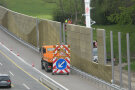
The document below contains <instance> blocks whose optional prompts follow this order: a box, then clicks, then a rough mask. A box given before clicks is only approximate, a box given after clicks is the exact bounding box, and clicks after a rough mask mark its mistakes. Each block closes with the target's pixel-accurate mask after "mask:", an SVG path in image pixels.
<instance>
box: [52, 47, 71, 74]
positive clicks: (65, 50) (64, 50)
mask: <svg viewBox="0 0 135 90" xmlns="http://www.w3.org/2000/svg"><path fill="white" fill-rule="evenodd" d="M59 50H61V51H62V52H60V51H59ZM58 55H59V56H60V57H58ZM63 56H64V58H63ZM61 58H62V59H64V60H65V61H66V62H67V66H66V68H65V69H63V70H59V69H58V68H57V67H56V62H57V60H59V59H61ZM53 73H57V74H59V73H63V74H67V73H70V46H69V45H56V48H55V51H54V58H53Z"/></svg>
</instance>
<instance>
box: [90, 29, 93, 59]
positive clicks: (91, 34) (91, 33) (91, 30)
mask: <svg viewBox="0 0 135 90" xmlns="http://www.w3.org/2000/svg"><path fill="white" fill-rule="evenodd" d="M90 36H91V42H90V43H91V50H92V53H91V54H92V55H91V56H92V57H93V29H92V28H90ZM92 61H93V60H92Z"/></svg>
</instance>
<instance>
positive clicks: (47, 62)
mask: <svg viewBox="0 0 135 90" xmlns="http://www.w3.org/2000/svg"><path fill="white" fill-rule="evenodd" d="M54 50H55V48H54V46H53V45H48V46H42V48H41V56H42V59H41V68H42V69H45V71H46V72H48V71H51V70H52V64H53V53H54Z"/></svg>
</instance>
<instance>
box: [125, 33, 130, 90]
mask: <svg viewBox="0 0 135 90" xmlns="http://www.w3.org/2000/svg"><path fill="white" fill-rule="evenodd" d="M126 36H127V60H128V90H131V74H130V42H129V33H127V34H126Z"/></svg>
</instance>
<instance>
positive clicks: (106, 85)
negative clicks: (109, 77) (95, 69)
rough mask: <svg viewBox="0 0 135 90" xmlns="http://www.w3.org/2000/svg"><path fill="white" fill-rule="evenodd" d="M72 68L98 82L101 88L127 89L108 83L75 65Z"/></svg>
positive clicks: (86, 77)
mask: <svg viewBox="0 0 135 90" xmlns="http://www.w3.org/2000/svg"><path fill="white" fill-rule="evenodd" d="M71 68H72V69H73V70H74V71H75V72H76V73H78V74H80V75H81V76H82V77H83V78H85V79H88V80H90V81H91V82H92V83H94V84H96V85H97V86H98V87H99V88H100V89H101V90H127V89H125V88H121V87H120V86H118V85H116V84H111V83H108V82H106V81H104V80H101V79H99V78H97V77H95V76H92V75H90V74H88V73H86V72H83V71H81V70H79V69H77V68H76V67H74V66H71Z"/></svg>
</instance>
